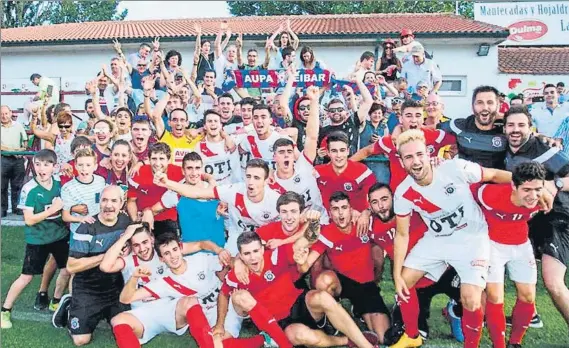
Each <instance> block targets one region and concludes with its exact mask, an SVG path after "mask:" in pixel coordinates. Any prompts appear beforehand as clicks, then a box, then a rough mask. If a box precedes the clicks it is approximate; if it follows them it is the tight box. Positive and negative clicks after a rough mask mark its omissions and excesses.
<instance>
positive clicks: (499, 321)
mask: <svg viewBox="0 0 569 348" xmlns="http://www.w3.org/2000/svg"><path fill="white" fill-rule="evenodd" d="M486 326H487V327H488V333H489V334H490V339H492V343H493V344H494V348H506V338H505V336H506V316H505V315H504V304H503V303H491V302H490V301H486Z"/></svg>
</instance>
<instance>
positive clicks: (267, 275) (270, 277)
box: [264, 270, 275, 282]
mask: <svg viewBox="0 0 569 348" xmlns="http://www.w3.org/2000/svg"><path fill="white" fill-rule="evenodd" d="M264 277H265V280H266V281H268V282H272V281H273V280H275V274H274V273H273V271H271V270H268V271H266V272H265V275H264Z"/></svg>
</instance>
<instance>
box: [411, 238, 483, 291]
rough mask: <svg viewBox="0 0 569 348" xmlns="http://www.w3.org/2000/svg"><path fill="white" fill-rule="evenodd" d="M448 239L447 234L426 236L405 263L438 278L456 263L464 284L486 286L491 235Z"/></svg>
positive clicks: (435, 279)
mask: <svg viewBox="0 0 569 348" xmlns="http://www.w3.org/2000/svg"><path fill="white" fill-rule="evenodd" d="M453 239H454V240H453V241H449V243H445V240H444V238H429V237H423V238H422V239H420V240H419V242H418V243H417V244H416V245H415V246H414V247H413V249H411V252H410V253H409V255H407V258H406V259H405V263H404V264H403V265H404V266H405V267H407V268H412V269H416V270H420V271H424V272H426V275H425V276H426V277H427V278H429V279H431V280H434V281H438V280H439V279H440V277H441V276H442V275H443V273H444V272H445V271H446V270H447V268H448V266H449V265H450V266H452V267H453V268H454V269H455V270H456V272H457V273H458V276H459V277H460V282H461V284H472V285H476V286H479V287H481V288H485V287H486V281H487V277H488V262H489V259H490V243H489V239H488V235H480V236H475V237H469V238H464V239H463V240H462V241H461V242H459V243H458V242H457V241H456V238H453Z"/></svg>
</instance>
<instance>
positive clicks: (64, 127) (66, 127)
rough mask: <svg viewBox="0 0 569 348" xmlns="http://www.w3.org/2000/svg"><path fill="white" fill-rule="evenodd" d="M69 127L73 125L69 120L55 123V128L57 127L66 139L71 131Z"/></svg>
mask: <svg viewBox="0 0 569 348" xmlns="http://www.w3.org/2000/svg"><path fill="white" fill-rule="evenodd" d="M71 127H73V124H72V123H71V122H63V123H58V124H57V128H59V132H60V133H61V136H62V137H63V138H64V139H67V138H68V137H69V135H71V133H73V131H72V129H71Z"/></svg>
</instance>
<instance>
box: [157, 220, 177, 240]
mask: <svg viewBox="0 0 569 348" xmlns="http://www.w3.org/2000/svg"><path fill="white" fill-rule="evenodd" d="M152 232H153V233H154V236H155V237H158V236H159V235H161V234H163V233H168V232H170V233H174V234H175V235H177V236H179V235H180V229H179V228H178V222H177V221H172V220H162V221H154V230H153V231H152Z"/></svg>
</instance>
